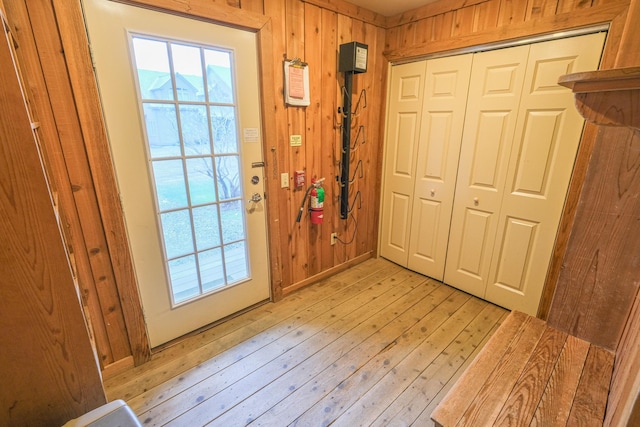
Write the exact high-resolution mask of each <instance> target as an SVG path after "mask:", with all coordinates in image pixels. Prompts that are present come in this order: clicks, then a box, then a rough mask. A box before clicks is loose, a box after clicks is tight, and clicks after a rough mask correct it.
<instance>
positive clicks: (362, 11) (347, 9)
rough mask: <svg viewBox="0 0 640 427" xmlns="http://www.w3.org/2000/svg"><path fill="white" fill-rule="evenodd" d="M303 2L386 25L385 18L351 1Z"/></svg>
mask: <svg viewBox="0 0 640 427" xmlns="http://www.w3.org/2000/svg"><path fill="white" fill-rule="evenodd" d="M301 1H303V2H305V3H309V4H313V5H315V6H318V7H321V8H323V9H326V10H330V11H332V12H336V13H338V14H340V15H344V16H348V17H350V18H353V19H357V20H360V21H363V22H365V23H367V24H371V25H375V26H378V27H382V28H384V27H386V25H387V19H386V18H385V17H384V16H382V15H380V14H378V13H375V12H373V11H371V10H369V9H367V8H364V7H360V6H356V5H354V4H352V3H349V2H346V1H342V0H301Z"/></svg>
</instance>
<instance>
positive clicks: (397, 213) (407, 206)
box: [380, 61, 426, 266]
mask: <svg viewBox="0 0 640 427" xmlns="http://www.w3.org/2000/svg"><path fill="white" fill-rule="evenodd" d="M425 69H426V63H425V61H420V62H414V63H409V64H403V65H398V66H394V67H392V69H391V79H390V88H389V97H388V108H387V111H388V116H387V134H386V138H385V166H384V176H385V183H384V189H383V192H382V216H381V224H382V227H381V233H380V239H381V242H380V255H381V256H383V257H385V258H387V259H389V260H391V261H394V262H396V263H398V264H401V265H404V266H406V265H407V259H408V255H409V233H410V221H411V206H412V203H413V197H414V194H413V187H414V182H415V169H416V153H417V145H418V139H419V133H420V123H421V116H422V96H423V91H424V76H425Z"/></svg>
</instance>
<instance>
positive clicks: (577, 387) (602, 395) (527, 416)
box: [431, 311, 614, 427]
mask: <svg viewBox="0 0 640 427" xmlns="http://www.w3.org/2000/svg"><path fill="white" fill-rule="evenodd" d="M613 361H614V354H613V353H611V352H609V351H607V350H605V349H602V348H600V347H597V346H595V345H592V344H590V343H589V342H587V341H584V340H581V339H578V338H576V337H573V336H571V335H568V334H566V333H564V332H561V331H559V330H557V329H554V328H552V327H550V326H548V325H547V324H546V322H544V321H542V320H540V319H537V318H535V317H532V316H529V315H527V314H524V313H520V312H515V311H514V312H512V313H511V314H509V316H508V317H507V318H506V319H505V321H504V322H503V324H502V325H501V326H500V327H499V328H498V330H497V331H496V333H495V334H494V336H493V337H492V338H491V339H490V340H489V342H488V343H487V344H486V346H485V347H484V348H483V349H482V350H481V352H480V353H479V354H478V356H477V357H476V359H475V360H474V361H473V362H472V364H471V365H469V367H468V368H467V370H466V371H465V372H464V373H463V374H462V376H461V377H460V379H459V380H458V381H457V382H456V384H455V385H454V386H453V388H452V389H451V390H450V391H449V393H448V394H447V395H446V396H445V398H444V399H443V400H442V402H440V404H439V405H438V407H437V408H436V409H435V410H434V412H433V413H432V415H431V418H432V419H433V421H434V422H435V423H436V426H446V427H450V426H474V427H475V426H494V425H495V426H529V425H537V426H544V427H548V426H565V425H571V426H602V423H603V421H604V414H605V409H606V404H607V396H608V393H609V384H610V382H611V374H612V371H613Z"/></svg>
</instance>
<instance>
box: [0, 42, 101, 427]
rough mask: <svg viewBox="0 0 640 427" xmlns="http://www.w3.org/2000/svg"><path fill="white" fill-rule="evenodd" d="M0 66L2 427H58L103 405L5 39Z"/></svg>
mask: <svg viewBox="0 0 640 427" xmlns="http://www.w3.org/2000/svg"><path fill="white" fill-rule="evenodd" d="M0 64H1V67H2V70H1V72H0V98H1V99H2V100H3V102H2V103H0V140H1V141H2V144H0V218H2V220H1V221H0V234H1V235H2V236H3V244H2V245H1V247H0V277H1V279H0V281H1V287H2V298H1V299H0V311H1V312H2V316H0V330H1V331H2V332H0V347H1V348H2V351H1V352H0V380H1V381H2V387H1V388H0V424H2V425H7V426H11V425H32V426H48V425H61V424H64V423H65V422H66V421H67V420H69V419H71V418H74V417H77V416H79V415H81V414H83V413H84V412H87V411H89V410H91V409H93V408H95V407H97V406H99V405H101V404H104V403H105V401H106V399H105V396H104V391H103V389H102V385H101V381H100V372H99V368H98V365H97V363H96V360H95V354H94V353H93V349H92V347H91V342H90V340H89V335H88V332H87V329H86V325H85V321H84V317H83V315H82V309H81V305H80V301H79V298H78V294H77V289H76V287H75V284H74V279H73V276H72V273H71V268H70V265H69V260H68V258H67V253H66V249H65V246H64V243H63V240H62V236H61V234H60V229H59V223H58V221H57V217H56V214H55V211H54V209H53V206H52V200H51V194H50V193H49V188H48V186H47V183H46V180H45V175H44V172H43V169H42V163H41V160H40V155H39V152H38V147H37V145H36V142H35V140H34V135H33V132H32V129H31V122H30V120H29V116H28V114H27V110H26V108H25V99H24V98H23V93H22V89H21V87H20V83H19V80H18V78H17V74H16V71H15V68H14V62H13V59H12V56H11V51H10V49H9V46H8V43H7V39H3V41H2V43H0Z"/></svg>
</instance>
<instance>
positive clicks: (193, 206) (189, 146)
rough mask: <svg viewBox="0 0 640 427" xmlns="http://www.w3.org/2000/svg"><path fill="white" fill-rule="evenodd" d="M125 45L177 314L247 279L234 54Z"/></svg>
mask: <svg viewBox="0 0 640 427" xmlns="http://www.w3.org/2000/svg"><path fill="white" fill-rule="evenodd" d="M131 44H132V47H133V52H134V58H135V68H136V75H137V82H138V96H139V102H140V106H141V111H142V113H143V115H144V125H145V129H146V142H147V153H148V159H149V164H150V165H151V175H152V182H153V185H154V189H155V198H156V213H157V215H158V217H159V224H160V235H161V238H162V242H163V247H164V255H165V260H164V261H165V265H166V269H167V274H168V277H169V281H170V287H171V295H172V302H173V305H174V306H175V305H178V304H180V303H183V302H186V301H188V300H191V299H193V298H197V297H199V296H201V295H205V294H207V293H210V292H214V291H216V290H219V289H222V288H224V287H226V286H229V285H232V284H235V283H239V282H242V281H244V280H246V279H248V278H249V268H248V259H247V242H246V240H247V239H246V228H245V211H244V205H243V200H244V199H243V191H242V184H241V179H240V149H239V144H238V124H237V120H236V117H237V114H236V113H237V109H236V107H237V105H236V101H235V95H234V93H235V91H234V78H233V52H232V51H229V50H224V49H220V48H215V47H209V46H199V45H194V44H188V43H183V42H178V41H173V40H163V39H158V38H156V37H149V36H146V35H132V36H131Z"/></svg>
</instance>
